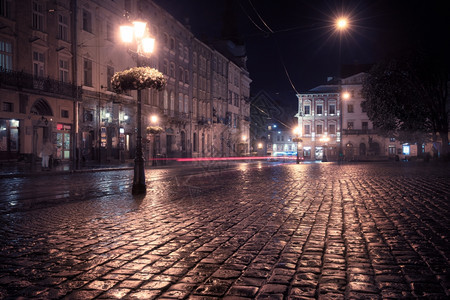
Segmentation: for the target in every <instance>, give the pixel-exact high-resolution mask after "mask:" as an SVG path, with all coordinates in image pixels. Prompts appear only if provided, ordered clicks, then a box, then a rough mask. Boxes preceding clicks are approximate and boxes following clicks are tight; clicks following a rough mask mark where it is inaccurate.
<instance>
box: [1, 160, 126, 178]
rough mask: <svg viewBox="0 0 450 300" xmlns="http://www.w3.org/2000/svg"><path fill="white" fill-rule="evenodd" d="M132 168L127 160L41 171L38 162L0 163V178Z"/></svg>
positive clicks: (95, 162) (69, 165)
mask: <svg viewBox="0 0 450 300" xmlns="http://www.w3.org/2000/svg"><path fill="white" fill-rule="evenodd" d="M133 167H134V161H133V160H128V161H125V162H124V163H121V162H119V161H114V162H109V163H99V162H98V161H92V162H87V163H84V164H82V165H80V166H78V167H77V168H74V166H73V165H72V163H71V162H68V163H62V164H59V165H57V166H53V167H52V168H50V169H49V170H43V169H42V167H41V164H40V162H36V163H35V164H32V163H26V162H17V161H10V162H0V178H11V177H29V176H39V175H57V174H65V173H80V172H100V171H112V170H131V169H133Z"/></svg>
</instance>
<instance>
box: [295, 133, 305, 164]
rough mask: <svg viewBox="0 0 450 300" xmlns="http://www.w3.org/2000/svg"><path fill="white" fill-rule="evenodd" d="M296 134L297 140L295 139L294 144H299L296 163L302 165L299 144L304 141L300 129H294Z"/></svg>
mask: <svg viewBox="0 0 450 300" xmlns="http://www.w3.org/2000/svg"><path fill="white" fill-rule="evenodd" d="M294 134H295V138H293V139H292V141H293V142H294V143H297V161H296V163H297V164H299V163H300V156H299V151H300V150H299V144H300V143H301V142H303V140H302V139H301V138H300V127H295V128H294Z"/></svg>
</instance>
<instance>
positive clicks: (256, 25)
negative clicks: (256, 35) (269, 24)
mask: <svg viewBox="0 0 450 300" xmlns="http://www.w3.org/2000/svg"><path fill="white" fill-rule="evenodd" d="M238 3H239V6H240V7H241V9H242V11H243V12H244V14H245V15H246V16H247V18H248V19H249V20H250V21H251V22H252V23H253V25H255V27H256V28H258V29H259V30H260V31H261V32H263V33H264V34H268V32H267V31H265V30H264V29H262V28H261V27H259V25H258V24H256V22H255V21H254V20H253V19H252V17H250V15H249V14H248V13H247V11H246V10H245V9H244V7H243V6H242V3H241V2H240V1H238Z"/></svg>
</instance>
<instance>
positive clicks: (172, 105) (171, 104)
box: [170, 92, 175, 111]
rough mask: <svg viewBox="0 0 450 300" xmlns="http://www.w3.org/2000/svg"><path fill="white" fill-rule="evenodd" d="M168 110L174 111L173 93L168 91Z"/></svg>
mask: <svg viewBox="0 0 450 300" xmlns="http://www.w3.org/2000/svg"><path fill="white" fill-rule="evenodd" d="M170 110H171V111H175V94H174V93H173V92H170Z"/></svg>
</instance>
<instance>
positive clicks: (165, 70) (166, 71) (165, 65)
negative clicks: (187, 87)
mask: <svg viewBox="0 0 450 300" xmlns="http://www.w3.org/2000/svg"><path fill="white" fill-rule="evenodd" d="M162 69H163V73H164V74H166V75H168V74H169V62H168V61H167V59H165V60H164V61H163V67H162Z"/></svg>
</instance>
